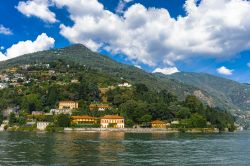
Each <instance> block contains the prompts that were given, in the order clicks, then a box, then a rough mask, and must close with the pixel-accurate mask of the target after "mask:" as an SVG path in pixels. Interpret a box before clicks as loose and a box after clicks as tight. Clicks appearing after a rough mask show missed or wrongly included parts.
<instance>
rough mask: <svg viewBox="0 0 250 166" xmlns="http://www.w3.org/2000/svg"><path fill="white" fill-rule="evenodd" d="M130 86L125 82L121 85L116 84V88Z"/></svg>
mask: <svg viewBox="0 0 250 166" xmlns="http://www.w3.org/2000/svg"><path fill="white" fill-rule="evenodd" d="M131 86H132V85H131V84H129V83H127V82H124V83H122V84H118V87H127V88H130V87H131Z"/></svg>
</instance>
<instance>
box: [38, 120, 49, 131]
mask: <svg viewBox="0 0 250 166" xmlns="http://www.w3.org/2000/svg"><path fill="white" fill-rule="evenodd" d="M48 125H49V122H37V124H36V128H37V129H38V130H45V129H46V127H47V126H48Z"/></svg>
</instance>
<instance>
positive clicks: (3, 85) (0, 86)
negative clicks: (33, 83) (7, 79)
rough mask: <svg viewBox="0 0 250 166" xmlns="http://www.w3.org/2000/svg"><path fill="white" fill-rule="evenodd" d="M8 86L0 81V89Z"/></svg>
mask: <svg viewBox="0 0 250 166" xmlns="http://www.w3.org/2000/svg"><path fill="white" fill-rule="evenodd" d="M5 88H8V84H6V83H0V89H5Z"/></svg>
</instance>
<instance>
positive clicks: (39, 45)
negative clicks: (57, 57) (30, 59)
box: [0, 33, 55, 61]
mask: <svg viewBox="0 0 250 166" xmlns="http://www.w3.org/2000/svg"><path fill="white" fill-rule="evenodd" d="M54 43H55V40H54V39H53V38H51V37H48V36H47V34H45V33H42V34H41V35H39V36H37V38H36V40H35V41H31V40H27V41H20V42H18V43H17V44H14V45H12V46H11V47H10V48H8V49H7V50H6V52H5V53H4V54H3V53H1V52H0V61H5V60H8V59H11V58H15V57H18V56H21V55H24V54H28V53H34V52H37V51H43V50H48V49H50V48H52V47H54Z"/></svg>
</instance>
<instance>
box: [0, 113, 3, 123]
mask: <svg viewBox="0 0 250 166" xmlns="http://www.w3.org/2000/svg"><path fill="white" fill-rule="evenodd" d="M2 123H3V113H2V112H1V111H0V124H2Z"/></svg>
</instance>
